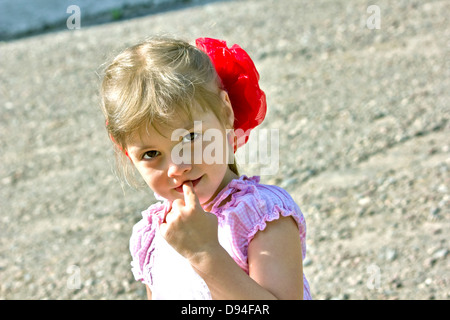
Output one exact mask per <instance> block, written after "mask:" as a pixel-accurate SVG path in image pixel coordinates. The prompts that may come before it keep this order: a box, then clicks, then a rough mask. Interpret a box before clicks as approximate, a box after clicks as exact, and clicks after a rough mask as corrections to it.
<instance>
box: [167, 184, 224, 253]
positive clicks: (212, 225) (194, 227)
mask: <svg viewBox="0 0 450 320" xmlns="http://www.w3.org/2000/svg"><path fill="white" fill-rule="evenodd" d="M183 194H184V200H182V199H176V200H175V201H173V203H172V209H171V210H170V212H168V213H167V215H166V217H165V222H164V223H162V224H161V225H160V231H161V234H162V236H163V237H164V239H166V241H167V242H168V243H169V244H170V245H171V246H172V247H173V248H174V249H175V250H176V251H178V252H179V253H180V254H181V255H182V256H184V257H185V258H186V259H188V260H192V259H198V258H199V256H201V255H202V253H207V252H211V250H215V249H217V248H218V246H219V247H220V244H219V240H218V237H217V229H218V222H217V217H216V216H215V215H214V214H211V213H209V212H205V211H204V210H203V208H202V207H201V205H200V201H199V199H198V198H197V195H196V194H195V191H194V187H193V185H192V182H190V181H189V182H188V183H185V184H183Z"/></svg>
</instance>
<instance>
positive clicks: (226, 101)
mask: <svg viewBox="0 0 450 320" xmlns="http://www.w3.org/2000/svg"><path fill="white" fill-rule="evenodd" d="M220 98H221V100H222V104H223V107H224V108H225V109H224V116H225V117H226V118H227V123H228V124H229V125H230V126H231V128H233V127H234V112H233V106H232V105H231V101H230V97H229V96H228V92H226V91H225V90H221V91H220Z"/></svg>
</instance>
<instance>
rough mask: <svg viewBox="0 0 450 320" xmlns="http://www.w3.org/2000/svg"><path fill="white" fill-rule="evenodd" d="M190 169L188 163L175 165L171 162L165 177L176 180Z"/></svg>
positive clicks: (190, 166)
mask: <svg viewBox="0 0 450 320" xmlns="http://www.w3.org/2000/svg"><path fill="white" fill-rule="evenodd" d="M191 169H192V165H191V164H188V163H181V164H176V163H173V162H170V163H169V169H168V170H167V175H168V176H169V178H177V177H180V176H182V175H184V174H186V173H188V172H189V171H190V170H191Z"/></svg>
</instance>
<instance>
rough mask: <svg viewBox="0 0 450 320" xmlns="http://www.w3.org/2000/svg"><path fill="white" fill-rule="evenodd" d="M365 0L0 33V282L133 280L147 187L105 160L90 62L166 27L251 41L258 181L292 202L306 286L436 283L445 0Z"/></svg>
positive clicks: (443, 196) (323, 292)
mask: <svg viewBox="0 0 450 320" xmlns="http://www.w3.org/2000/svg"><path fill="white" fill-rule="evenodd" d="M370 4H373V3H370V2H367V1H356V0H346V1H344V0H342V1H335V0H333V1H332V0H318V1H292V0H255V1H221V2H211V3H206V4H204V5H202V6H191V7H185V8H178V9H177V10H172V11H166V12H160V13H157V14H154V15H148V16H145V17H140V18H136V19H132V20H124V21H119V22H115V23H110V24H103V25H98V26H90V27H83V24H82V25H81V26H82V28H81V29H80V30H66V31H61V32H55V33H48V34H44V35H38V36H34V37H30V38H24V39H20V40H16V41H10V42H0V55H1V57H2V58H1V59H0V70H1V73H0V84H1V86H0V90H1V91H0V108H1V117H0V137H1V138H0V146H1V149H2V154H1V164H0V186H1V189H0V211H1V215H0V298H3V299H143V298H145V289H144V287H143V285H141V284H140V283H137V282H135V281H134V279H133V277H132V274H131V271H130V254H129V251H128V240H129V236H130V233H131V228H132V226H133V224H134V223H135V222H137V221H138V220H139V219H140V211H141V210H143V209H145V208H146V207H147V206H148V205H150V204H151V203H153V202H154V201H155V199H154V197H153V194H152V192H150V191H149V190H148V189H139V190H134V189H131V188H129V187H123V188H122V187H121V185H120V184H119V183H118V181H117V179H116V177H115V174H114V159H113V153H112V150H111V146H110V142H109V140H108V138H107V135H106V133H105V130H104V128H103V119H102V115H101V112H100V110H99V108H98V102H99V97H98V86H99V81H100V79H99V76H98V74H99V73H100V72H101V69H102V67H101V65H102V63H103V62H104V61H105V59H107V58H109V57H111V56H113V55H114V54H115V53H117V52H118V51H119V50H120V49H122V48H124V47H125V46H128V45H130V44H134V43H135V42H136V41H139V40H141V39H143V38H145V37H146V36H149V35H153V34H172V35H175V36H177V37H183V38H186V39H189V40H191V41H192V40H193V39H195V38H196V37H199V36H211V37H217V38H222V39H226V40H227V41H228V42H229V44H233V43H239V44H241V45H242V46H243V47H244V48H245V49H246V50H247V51H248V52H249V53H250V55H251V56H252V57H254V60H255V63H256V65H257V66H258V69H259V70H260V73H261V86H262V88H263V89H264V90H265V91H266V94H267V97H268V106H269V111H268V114H267V118H266V120H265V122H264V123H263V124H262V125H261V127H260V128H261V129H278V130H279V143H280V149H279V150H280V154H279V156H280V162H279V170H278V172H277V173H276V174H273V175H267V176H262V182H264V183H272V184H277V185H280V186H282V187H284V188H285V189H286V190H288V191H289V192H290V193H291V195H292V196H293V198H294V199H295V200H296V201H297V203H298V204H299V205H300V207H301V208H302V210H303V212H304V214H305V217H306V221H307V226H308V234H307V250H308V251H307V258H306V260H305V261H304V271H305V274H306V276H307V278H308V279H309V281H310V285H311V290H312V293H313V297H314V298H315V299H449V298H450V278H449V270H450V268H449V263H450V260H449V241H448V234H450V216H449V214H450V193H449V186H450V175H449V170H450V149H449V148H450V140H449V138H448V137H449V133H450V130H449V129H450V123H449V118H450V107H449V91H448V88H449V87H450V77H449V75H450V74H449V73H450V60H449V51H450V42H449V39H450V28H449V27H448V20H447V19H446V18H447V17H446V14H445V12H450V2H448V1H431V0H429V1H383V0H377V1H376V3H375V4H376V5H377V6H379V8H380V19H381V25H380V29H370V28H368V27H367V24H366V22H367V19H368V18H369V16H370V15H371V14H372V13H367V8H368V6H369V5H370ZM446 137H447V138H446ZM251 142H252V141H250V143H251ZM260 169H261V166H260V165H258V164H252V163H245V161H244V163H242V165H241V171H242V172H243V173H245V174H247V175H254V174H259V173H260V171H261V170H260Z"/></svg>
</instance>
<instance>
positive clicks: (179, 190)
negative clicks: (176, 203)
mask: <svg viewBox="0 0 450 320" xmlns="http://www.w3.org/2000/svg"><path fill="white" fill-rule="evenodd" d="M202 177H203V176H201V177H200V178H198V179H196V180H186V181H185V182H183V183H182V184H181V185H180V186H178V187H176V188H174V189H175V190H176V191H178V192H179V193H183V184H185V183H186V182H188V181H191V182H192V185H193V186H194V187H195V186H196V185H197V184H198V183H199V182H200V180H201V179H202Z"/></svg>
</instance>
